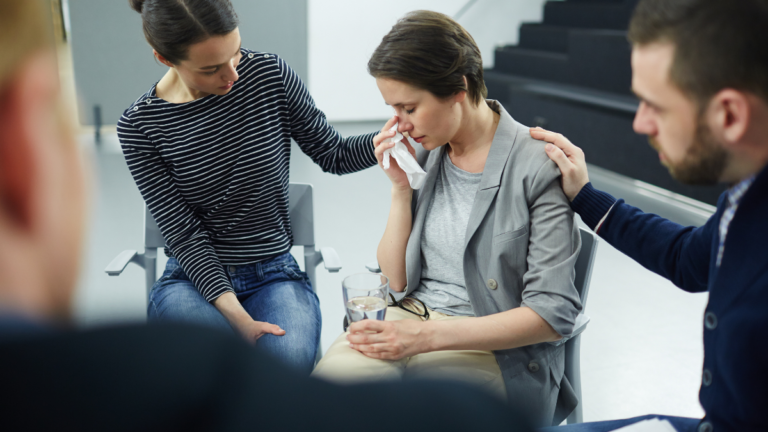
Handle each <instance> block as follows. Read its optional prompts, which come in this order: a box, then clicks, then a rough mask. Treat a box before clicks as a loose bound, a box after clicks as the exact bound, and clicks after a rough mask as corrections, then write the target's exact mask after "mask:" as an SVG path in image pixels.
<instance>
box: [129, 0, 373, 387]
mask: <svg viewBox="0 0 768 432" xmlns="http://www.w3.org/2000/svg"><path fill="white" fill-rule="evenodd" d="M130 3H131V6H132V7H133V8H134V9H135V10H137V11H138V12H140V13H141V15H142V19H143V23H144V34H145V36H146V38H147V41H148V42H149V44H150V45H151V46H152V47H153V49H154V53H155V56H156V58H157V59H158V60H159V61H160V62H162V63H163V64H165V65H167V66H168V67H169V68H170V69H169V71H168V73H167V74H166V75H165V76H164V77H163V78H162V79H161V80H160V81H159V82H158V83H157V84H155V85H154V86H152V88H150V89H149V91H148V92H147V93H145V94H144V95H142V96H141V97H140V98H139V99H138V100H136V102H134V103H133V104H132V105H131V106H130V107H129V108H128V109H127V110H126V111H125V113H124V114H123V116H122V117H121V118H120V121H119V123H118V136H119V138H120V143H121V145H122V149H123V153H124V155H125V159H126V162H127V163H128V168H129V169H130V171H131V174H132V175H133V178H134V180H135V181H136V185H137V186H138V187H139V190H140V192H141V194H142V196H143V197H144V200H145V201H146V203H147V206H148V207H149V210H150V212H151V213H152V215H153V216H154V218H155V220H156V221H157V224H158V226H159V227H160V230H161V231H162V233H163V236H164V237H165V239H166V254H167V255H168V256H169V260H168V264H167V267H166V269H165V272H164V273H163V275H162V277H161V278H160V279H159V280H158V281H157V283H156V284H155V286H154V287H153V288H152V291H151V293H150V298H149V306H148V315H149V319H150V320H181V321H190V322H195V323H202V324H205V325H212V326H218V327H222V328H227V329H229V328H232V329H234V330H235V331H237V332H239V333H240V334H242V335H243V336H244V337H245V338H246V339H248V340H250V341H254V342H255V341H256V340H257V339H258V345H259V347H260V348H263V349H266V350H267V351H269V352H271V353H272V354H273V355H275V356H277V357H279V358H281V359H283V360H284V361H285V362H286V363H288V364H292V365H294V366H296V367H297V368H300V369H302V370H304V371H306V372H309V371H310V370H311V368H312V366H313V363H314V358H315V352H316V350H317V347H318V343H319V338H320V325H321V319H320V309H319V304H318V300H317V296H316V295H315V294H314V292H313V291H312V287H311V286H310V283H309V280H308V279H307V276H306V274H305V273H303V272H301V271H300V270H299V267H298V265H297V264H296V261H295V260H294V259H293V257H292V256H291V254H290V248H291V242H292V241H291V240H292V238H291V225H290V220H289V215H288V178H289V176H288V167H289V159H290V149H291V138H293V139H294V140H295V141H296V142H297V143H298V144H299V147H300V148H301V149H302V151H303V152H304V153H306V154H307V155H308V156H310V158H312V160H313V161H314V162H315V163H317V164H318V165H320V166H321V168H322V169H323V171H326V172H330V173H334V174H347V173H352V172H355V171H359V170H362V169H365V168H368V167H370V166H373V165H375V164H376V158H375V156H374V154H373V136H374V135H375V133H372V134H369V135H363V136H357V137H350V138H346V139H344V138H342V137H341V136H340V135H339V133H338V132H336V131H335V130H334V129H333V128H332V127H331V126H330V125H329V124H328V123H327V122H326V119H325V115H324V114H323V113H322V112H321V111H320V110H319V109H318V108H317V107H316V106H315V104H314V101H313V100H312V97H311V96H310V95H309V93H308V92H307V89H306V87H305V86H304V84H303V83H302V82H301V80H300V79H299V77H298V76H297V75H296V73H295V72H294V71H293V70H291V68H290V67H288V65H287V64H286V63H285V62H284V61H283V60H282V59H280V58H279V57H278V56H276V55H274V54H267V53H259V52H254V51H250V50H247V49H244V48H241V46H240V33H239V31H238V28H237V25H238V22H237V16H236V14H235V12H234V10H233V8H232V5H231V4H230V2H229V0H198V1H192V0H131V1H130Z"/></svg>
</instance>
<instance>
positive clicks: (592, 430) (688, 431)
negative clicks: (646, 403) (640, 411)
mask: <svg viewBox="0 0 768 432" xmlns="http://www.w3.org/2000/svg"><path fill="white" fill-rule="evenodd" d="M652 418H659V419H661V420H668V421H669V422H670V423H672V426H673V427H674V428H675V429H676V430H677V432H695V431H696V429H697V428H698V426H699V422H701V420H700V419H693V418H687V417H671V416H663V415H645V416H641V417H635V418H631V419H624V420H608V421H601V422H593V423H578V424H572V425H567V426H553V427H547V428H544V429H539V432H609V431H612V430H615V429H618V428H621V427H624V426H629V425H631V424H635V423H637V422H639V421H642V420H650V419H652Z"/></svg>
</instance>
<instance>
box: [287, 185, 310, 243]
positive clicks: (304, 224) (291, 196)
mask: <svg viewBox="0 0 768 432" xmlns="http://www.w3.org/2000/svg"><path fill="white" fill-rule="evenodd" d="M312 192H313V190H312V185H311V184H303V183H290V184H289V185H288V213H289V214H290V217H291V232H293V245H294V246H314V245H315V215H314V212H313V208H314V207H313V202H312Z"/></svg>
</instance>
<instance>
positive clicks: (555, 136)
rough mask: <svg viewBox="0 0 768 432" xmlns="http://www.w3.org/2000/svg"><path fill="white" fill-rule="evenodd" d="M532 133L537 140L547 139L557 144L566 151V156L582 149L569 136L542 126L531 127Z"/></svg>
mask: <svg viewBox="0 0 768 432" xmlns="http://www.w3.org/2000/svg"><path fill="white" fill-rule="evenodd" d="M530 133H531V137H533V138H535V139H537V140H541V141H546V142H548V143H550V144H554V145H556V146H557V147H559V148H560V149H561V150H563V151H564V152H565V154H566V156H569V155H572V154H575V153H577V152H578V151H579V150H581V149H579V148H578V147H576V146H575V145H573V144H572V143H571V142H570V141H568V138H566V137H564V136H563V135H562V134H559V133H555V132H550V131H548V130H545V129H542V128H540V127H537V128H531V129H530Z"/></svg>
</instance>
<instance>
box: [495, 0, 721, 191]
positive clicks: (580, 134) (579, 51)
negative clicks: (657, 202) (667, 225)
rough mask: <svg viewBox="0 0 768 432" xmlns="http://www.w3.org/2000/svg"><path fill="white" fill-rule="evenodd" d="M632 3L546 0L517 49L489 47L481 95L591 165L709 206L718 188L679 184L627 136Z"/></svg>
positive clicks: (636, 138) (633, 103)
mask: <svg viewBox="0 0 768 432" xmlns="http://www.w3.org/2000/svg"><path fill="white" fill-rule="evenodd" d="M637 1H638V0H566V1H548V2H547V3H545V5H544V20H543V22H541V23H525V24H523V25H522V26H521V27H520V35H519V36H520V37H519V43H518V45H515V46H503V47H499V48H497V49H496V51H495V66H494V68H493V69H489V70H486V71H485V82H486V85H487V87H488V96H489V97H490V98H491V99H497V100H499V101H500V102H501V103H502V105H504V108H505V109H506V110H507V111H508V112H509V113H510V114H511V115H512V117H514V118H515V119H516V120H518V121H520V122H521V123H523V124H526V125H529V126H541V127H543V128H546V129H550V130H553V131H557V132H560V133H562V134H563V135H565V136H566V137H568V138H569V139H570V140H571V141H572V142H573V143H574V144H576V145H578V146H579V147H581V148H582V149H583V150H584V152H585V153H586V155H587V162H589V163H590V164H593V165H597V166H599V167H602V168H605V169H608V170H610V171H614V172H617V173H619V174H623V175H625V176H628V177H631V178H634V179H638V180H641V181H644V182H647V183H650V184H652V185H655V186H658V187H661V188H664V189H667V190H669V191H672V192H676V193H679V194H682V195H685V196H688V197H691V198H694V199H696V200H699V201H703V202H705V203H709V204H713V205H714V204H716V203H717V198H718V196H719V195H720V193H721V192H722V191H723V190H724V187H722V186H716V187H698V186H696V187H694V186H686V185H682V184H680V183H678V182H677V181H675V180H674V179H672V177H671V176H670V175H669V173H668V171H667V170H666V168H664V167H663V166H661V165H660V164H659V158H658V155H657V153H656V152H655V151H654V150H653V149H651V148H650V146H649V145H648V141H647V138H646V137H645V136H642V135H637V134H635V133H634V132H633V130H632V120H633V118H634V114H635V111H636V110H637V105H638V102H637V99H636V98H635V97H634V96H633V95H632V91H631V83H632V71H631V68H630V52H631V51H630V45H629V42H628V41H627V36H626V29H627V27H628V24H629V19H630V17H631V15H632V11H633V10H634V7H635V5H636V4H637Z"/></svg>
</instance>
